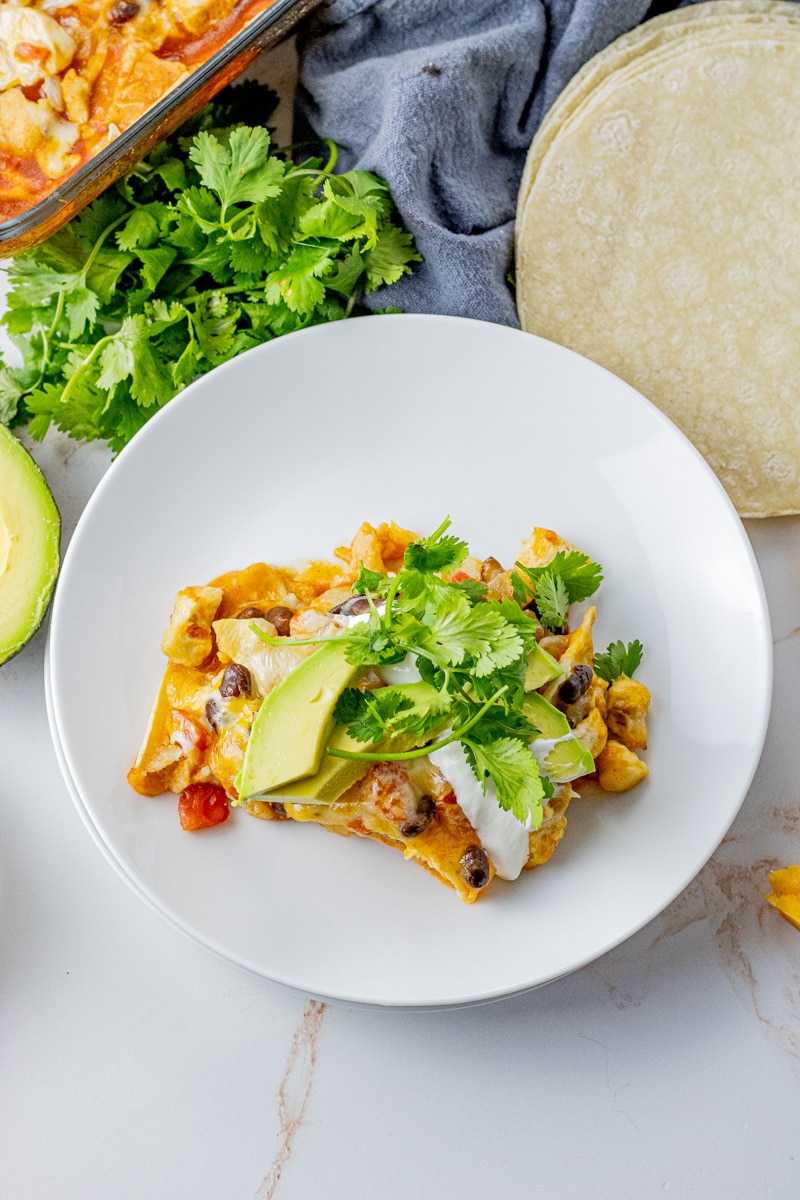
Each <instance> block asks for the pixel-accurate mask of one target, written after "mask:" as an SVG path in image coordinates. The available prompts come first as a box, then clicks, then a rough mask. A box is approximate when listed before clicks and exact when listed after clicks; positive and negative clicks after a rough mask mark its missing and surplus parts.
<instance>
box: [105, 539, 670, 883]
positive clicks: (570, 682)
mask: <svg viewBox="0 0 800 1200" xmlns="http://www.w3.org/2000/svg"><path fill="white" fill-rule="evenodd" d="M418 540H419V539H418V538H417V535H416V534H413V533H411V532H410V531H408V530H406V529H402V528H400V527H399V526H397V525H395V524H393V523H392V524H382V525H379V526H378V527H373V526H372V525H369V524H367V523H364V524H362V526H361V527H360V529H359V530H358V532H357V533H356V535H355V537H354V539H353V541H352V542H351V544H350V545H349V546H347V547H340V548H339V549H338V550H337V551H336V561H331V562H327V561H312V562H304V563H299V564H294V565H293V566H289V567H277V566H270V565H267V564H265V563H255V564H253V565H252V566H249V567H247V568H246V569H244V570H241V571H233V572H229V573H228V574H225V575H221V576H219V577H218V578H217V579H215V580H213V581H212V582H211V583H210V584H208V585H206V586H200V587H188V588H185V589H183V590H182V591H181V592H179V593H178V595H177V597H176V599H175V604H174V608H173V612H172V616H171V619H170V623H169V626H168V628H167V630H166V632H165V634H164V637H163V640H162V650H163V652H164V653H165V655H166V656H167V659H168V663H167V667H166V670H165V673H164V676H163V679H162V682H161V686H160V688H159V690H158V694H157V696H156V700H155V704H154V706H153V710H152V714H151V717H150V722H149V725H148V728H147V731H146V734H145V738H144V742H143V744H142V747H141V750H140V752H139V755H138V757H137V759H136V762H135V764H134V766H133V767H132V768H131V770H130V772H129V774H128V780H129V782H130V784H131V786H132V787H133V788H135V790H136V791H138V792H140V793H141V794H142V795H146V796H159V795H161V794H162V793H164V792H173V793H178V794H179V795H180V797H181V803H183V802H184V800H185V799H186V798H187V797H191V796H193V795H196V794H198V790H199V789H205V792H204V793H203V794H204V795H210V794H211V793H212V790H213V793H214V795H215V796H216V799H217V800H218V801H219V805H218V809H217V811H218V812H219V813H220V814H221V813H223V812H224V815H225V816H227V811H228V805H232V806H233V807H237V808H242V809H244V810H245V811H247V812H248V813H249V814H251V815H252V816H255V817H258V818H260V819H262V820H270V821H287V820H294V821H299V822H303V821H309V822H313V823H315V824H318V825H321V826H323V827H324V828H326V829H328V830H330V831H331V832H333V833H338V834H341V835H343V836H345V837H349V836H350V835H352V834H356V835H357V836H359V837H363V838H369V839H372V840H374V841H378V842H382V843H383V844H384V845H387V846H392V847H395V848H397V849H399V850H402V851H403V854H404V856H405V857H406V858H409V859H413V860H414V861H416V862H418V863H420V864H421V865H422V866H423V867H425V868H426V869H427V870H428V871H429V872H430V873H431V874H432V875H433V876H434V877H435V878H437V879H438V880H439V881H440V882H442V883H445V884H447V885H448V886H450V887H451V888H453V889H454V890H455V891H456V892H457V893H458V895H459V896H460V897H461V899H462V900H463V901H465V902H466V903H472V902H473V901H474V900H476V899H477V898H478V897H479V896H480V895H481V894H482V893H483V891H484V890H485V889H486V888H487V886H488V885H489V884H490V883H491V881H492V879H493V878H494V876H495V875H497V876H499V877H500V878H505V879H515V878H517V877H518V876H519V875H520V874H521V872H522V871H523V870H528V869H531V868H533V867H536V866H540V865H542V864H543V863H545V862H547V861H548V859H549V858H550V857H551V856H552V854H553V852H554V850H555V848H556V846H557V845H558V842H559V841H560V840H561V838H562V837H563V835H564V831H565V829H566V824H567V821H566V810H567V807H568V805H569V803H570V801H571V799H572V798H573V797H574V796H575V795H576V794H577V793H576V792H575V791H574V790H573V786H572V785H573V784H574V783H576V782H577V780H578V779H587V780H588V779H591V780H592V781H593V782H594V783H595V784H596V785H599V789H601V790H602V789H605V790H611V791H614V790H620V791H621V790H626V789H627V788H628V787H632V786H634V784H635V783H637V782H639V781H640V780H641V779H642V778H644V777H645V776H646V774H647V767H646V765H645V763H644V762H643V760H642V759H641V758H640V757H639V755H638V753H637V751H638V750H640V749H643V748H644V747H645V745H646V723H645V722H646V713H647V703H649V693H647V689H646V688H644V686H643V685H641V684H638V683H636V684H635V688H636V696H635V698H634V699H635V702H636V703H635V705H634V704H633V703H632V700H631V697H630V696H629V695H626V694H625V689H624V686H623V687H622V688H618V689H617V692H618V693H619V695H618V696H616V697H615V696H612V692H613V690H614V686H616V684H615V685H613V686H612V687H611V688H609V685H608V683H607V682H606V680H604V679H602V678H601V677H600V676H598V675H597V674H595V672H594V670H593V666H592V664H593V662H594V646H593V640H592V626H593V624H594V620H595V613H596V610H595V608H594V607H589V608H587V609H586V611H585V613H584V614H583V616H582V619H581V620H580V622H579V623H578V624H577V625H576V627H575V628H574V629H573V630H572V631H569V630H568V629H567V628H564V629H563V630H562V631H560V632H557V633H555V632H552V631H550V630H548V629H547V628H546V627H545V626H543V625H542V624H541V622H540V621H539V619H538V617H537V614H536V612H535V611H534V609H533V608H531V610H530V612H529V613H525V614H520V617H521V619H522V620H524V621H526V622H527V621H529V622H530V625H531V629H530V630H529V631H528V632H529V633H532V632H533V631H535V636H536V645H537V646H538V647H540V648H541V653H540V655H539V656H540V658H541V660H542V661H543V662H547V663H550V664H551V667H550V669H548V670H547V671H546V673H545V674H546V678H544V679H543V680H542V681H541V682H539V680H538V679H534V680H533V682H534V683H536V684H537V685H538V686H536V687H535V688H534V689H532V690H531V692H530V694H529V697H528V698H529V699H530V696H533V697H534V698H538V699H536V703H535V704H534V707H535V708H536V712H537V713H538V712H539V711H540V709H541V710H545V709H546V710H547V713H549V714H550V716H549V717H548V719H552V720H558V721H560V722H563V730H562V728H561V726H558V730H556V729H552V730H551V731H550V732H551V734H554V735H555V736H551V737H550V738H549V739H545V741H543V743H542V745H543V746H546V748H547V749H548V751H549V749H550V748H552V747H553V746H555V745H556V744H557V743H566V742H569V745H570V747H571V748H573V749H577V750H579V751H580V753H579V754H578V756H577V759H576V761H577V762H578V763H579V764H580V765H579V766H578V767H573V769H572V771H571V772H570V771H564V770H562V771H561V772H560V773H561V775H563V776H565V777H564V778H552V779H550V780H546V784H547V786H546V789H545V794H544V796H543V799H542V803H541V809H540V819H539V820H538V821H537V822H536V824H535V826H534V825H533V823H532V822H530V821H528V822H524V821H521V820H519V819H518V817H517V816H515V815H514V814H513V813H511V812H509V811H504V810H503V809H502V808H501V807H499V805H498V803H497V797H496V795H495V793H494V787H493V785H492V783H491V781H489V782H487V781H484V782H483V783H481V782H479V779H478V777H477V775H476V773H475V772H474V770H473V769H472V767H471V766H470V763H469V762H468V758H467V755H466V754H465V750H464V748H463V747H462V745H461V744H460V742H458V741H451V742H450V743H449V744H444V745H442V746H441V748H436V747H439V746H440V744H441V743H442V742H444V743H447V735H448V733H449V726H448V725H447V720H446V719H445V718H443V719H442V721H441V722H440V723H439V726H438V727H436V726H431V725H430V723H429V725H428V727H426V728H425V729H424V730H423V732H422V733H421V734H419V735H418V736H415V735H414V734H412V733H407V734H398V735H395V736H394V737H393V738H392V739H391V741H386V740H384V741H381V742H379V743H378V746H379V747H380V746H383V747H384V749H385V748H386V747H387V746H390V749H391V750H392V752H393V753H392V756H391V757H387V758H386V759H381V758H380V757H379V754H380V749H379V748H378V749H376V748H375V746H374V745H373V746H371V747H370V746H368V745H366V744H365V743H364V742H359V741H357V740H355V739H354V738H353V737H352V736H351V734H352V730H353V728H355V727H354V726H352V727H351V728H350V729H349V730H348V729H346V728H345V726H344V725H343V724H341V723H336V722H335V721H333V720H332V721H331V722H330V723H329V725H328V728H327V730H326V732H325V736H324V741H323V744H322V749H321V754H320V765H319V767H318V768H317V769H316V770H315V771H314V772H313V773H310V774H309V773H308V771H307V772H306V774H305V775H304V776H300V777H298V776H297V775H295V776H294V778H293V779H292V780H290V781H288V782H284V783H283V784H282V785H280V786H276V787H274V788H273V787H270V788H269V789H268V790H263V791H258V792H256V793H253V792H250V791H245V790H244V789H242V787H241V785H242V778H243V772H244V774H245V775H246V771H245V770H244V768H245V760H246V758H247V756H248V746H249V744H250V741H251V734H253V741H255V736H256V735H255V734H254V729H255V727H256V720H257V717H258V715H259V712H260V711H261V710H262V707H264V706H265V704H266V701H267V699H268V698H269V697H272V700H271V701H270V704H271V705H273V704H274V703H275V702H276V701H277V699H278V697H279V696H280V694H281V693H279V692H278V691H277V689H279V688H282V689H283V691H284V692H285V691H287V690H288V688H289V684H288V683H287V681H288V680H290V679H293V680H294V681H295V682H298V681H300V680H301V679H302V678H303V677H307V676H309V675H310V671H311V660H312V659H313V658H314V656H318V657H317V658H316V662H317V663H319V664H322V661H323V659H324V658H326V657H331V654H332V653H333V652H336V651H340V650H342V649H343V646H344V643H345V641H346V637H344V636H343V635H345V634H347V633H348V631H350V630H352V629H354V628H355V627H356V626H359V625H361V624H362V623H364V622H366V621H368V620H369V618H370V613H371V612H372V613H374V612H376V611H380V609H379V607H378V606H381V605H383V604H384V603H385V601H384V600H378V601H377V606H376V602H375V600H374V598H372V597H370V596H367V595H365V594H363V593H360V592H358V591H356V590H354V587H357V586H359V585H358V581H359V580H363V579H364V578H368V579H373V578H374V579H378V578H380V579H382V580H384V581H386V580H388V581H389V582H391V580H392V579H394V578H396V577H397V575H398V573H399V572H401V570H402V568H403V563H404V559H406V558H407V557H408V556H407V550H408V548H409V547H414V546H415V545H416V544H417V543H418ZM572 550H574V547H571V546H570V545H569V544H568V543H566V542H564V541H563V540H562V539H561V538H559V537H558V535H556V534H554V533H553V532H552V531H550V530H544V529H535V530H534V532H533V534H532V535H531V537H530V538H529V539H527V540H526V542H525V543H524V544H523V546H522V548H521V550H520V553H519V558H518V562H519V563H520V564H523V565H524V566H527V567H533V568H535V567H537V566H545V565H546V564H547V563H548V562H551V561H552V560H553V559H554V558H555V556H556V555H557V554H558V553H559V552H567V551H572ZM452 580H454V581H456V582H458V583H459V584H460V585H461V587H466V588H470V587H474V588H479V589H480V590H481V604H483V601H484V600H485V601H486V602H487V605H488V606H491V607H492V608H494V607H495V603H496V604H497V605H498V606H502V605H503V603H504V602H511V601H512V600H513V580H512V570H510V569H506V568H503V567H502V566H501V565H500V564H499V563H498V562H497V560H496V559H494V558H487V559H485V560H480V559H477V558H473V557H471V556H468V557H466V558H465V559H464V560H463V562H461V564H460V567H459V570H458V571H457V572H455V573H453V574H452ZM517 611H519V610H517ZM264 638H267V639H269V640H264ZM332 645H333V652H332V651H331V649H330V647H331V646H332ZM338 661H339V662H340V663H345V659H344V656H343V655H341V654H340V655H339V657H338ZM418 663H419V659H418V658H417V660H416V662H415V661H413V656H411V655H408V656H407V657H406V659H405V660H403V661H402V662H399V663H393V664H389V665H381V664H372V665H366V666H365V665H361V666H358V665H356V666H352V665H345V666H344V667H343V670H344V672H345V675H346V678H347V683H348V684H349V685H350V686H349V693H350V695H351V696H352V698H353V701H354V703H355V704H356V706H357V705H358V703H365V704H367V707H369V703H367V702H372V701H375V700H382V699H383V700H385V699H386V698H387V697H388V695H389V689H391V691H392V693H399V694H401V696H402V704H404V705H405V711H406V712H408V711H411V709H410V708H409V705H410V703H411V701H410V699H409V698H410V697H412V696H415V694H416V693H415V689H416V690H417V691H420V690H424V689H426V688H427V689H428V692H426V696H427V695H428V693H429V692H430V690H431V688H430V685H429V684H426V683H425V682H422V681H421V674H420V670H419V667H418ZM302 664H306V665H305V666H302V669H299V668H301V665H302ZM530 669H531V668H530V666H529V668H528V670H529V673H530ZM629 682H630V683H633V681H629ZM318 692H319V688H316V690H315V692H314V696H316V694H317V693H318ZM393 698H394V697H393ZM533 703H534V702H533V700H531V704H533ZM284 707H285V706H284ZM305 707H306V710H308V709H309V708H310V707H313V705H311V704H309V703H306V706H305ZM633 709H635V712H634V711H633ZM337 711H338V709H337ZM553 714H555V716H553ZM262 715H263V716H264V717H266V715H267V709H266V708H264V713H263V714H262ZM531 719H532V721H533V723H534V724H536V720H537V718H535V717H532V718H531ZM302 720H305V717H302V718H301V721H302ZM540 723H541V722H540ZM563 731H567V732H566V733H565V732H563ZM437 739H438V740H437ZM365 745H366V748H367V749H373V750H374V754H373V755H372V758H365V759H360V758H355V757H350V758H347V757H334V756H332V755H331V754H330V753H329V752H330V751H331V750H334V751H336V748H337V747H338V748H340V749H341V747H351V748H352V747H355V748H357V749H363V748H365ZM429 746H430V747H431V750H430V752H428V747H429ZM620 752H621V753H622V754H623V755H624V761H623V760H621V759H620V757H619V754H620ZM539 757H540V758H542V759H543V758H544V754H543V753H542V754H540V755H539ZM604 763H605V764H608V766H607V769H606V770H605V771H604V770H603V764H604ZM544 770H545V768H543V771H544ZM578 771H582V774H577V773H576V772H578ZM558 774H559V772H558V771H554V775H555V776H558ZM219 819H222V817H221V816H220V817H219ZM181 822H182V824H183V816H182V817H181ZM205 823H208V824H211V823H215V822H214V821H211V820H209V821H208V822H205V821H203V820H201V821H200V825H202V824H205ZM184 827H185V828H196V827H197V826H196V825H184Z"/></svg>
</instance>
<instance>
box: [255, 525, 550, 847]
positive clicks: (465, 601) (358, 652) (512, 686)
mask: <svg viewBox="0 0 800 1200" xmlns="http://www.w3.org/2000/svg"><path fill="white" fill-rule="evenodd" d="M449 525H450V521H449V520H447V521H445V522H444V523H443V524H442V525H441V526H440V527H439V529H437V530H436V532H435V533H433V534H432V535H431V536H430V537H428V538H426V539H424V540H423V541H419V542H415V543H412V544H411V545H409V546H408V547H407V549H406V551H405V556H404V562H403V566H402V567H401V569H400V570H399V571H398V572H397V574H396V575H394V576H388V575H382V574H379V573H378V572H375V571H367V570H363V569H362V571H361V572H360V574H359V577H358V579H357V581H356V583H355V584H354V586H353V591H354V592H355V593H359V594H362V595H366V596H367V597H368V598H369V601H370V611H369V616H368V618H367V619H366V620H364V621H362V622H361V623H359V624H355V625H353V626H352V627H351V628H349V629H345V630H342V632H341V633H339V634H337V635H335V636H336V640H337V641H338V640H344V641H345V642H346V643H347V649H346V656H347V658H348V660H349V661H350V662H352V663H355V664H359V665H363V666H364V667H368V666H381V665H385V664H388V663H396V662H400V661H402V660H403V659H405V658H406V656H407V655H409V654H411V655H414V656H415V659H416V664H417V667H418V669H419V672H420V675H421V676H422V679H423V681H424V682H425V683H428V684H430V685H432V687H433V689H434V690H433V698H432V699H431V700H430V701H428V702H424V703H414V702H413V701H412V700H411V699H410V698H409V697H408V696H407V695H404V694H403V693H402V691H399V690H397V689H395V688H392V687H386V688H378V689H376V690H374V691H367V692H361V691H359V690H358V689H357V688H349V689H347V690H346V691H345V692H344V693H343V694H342V696H341V697H340V698H339V701H338V704H337V707H336V711H335V716H336V719H337V720H338V721H339V722H341V723H342V724H344V725H346V726H347V728H348V733H349V734H350V735H351V736H352V737H354V738H356V739H357V740H358V741H362V742H381V741H383V740H384V739H385V738H387V737H391V736H393V735H395V734H414V735H416V736H417V739H418V740H427V739H428V738H436V739H437V740H434V741H432V743H429V744H427V745H424V746H421V747H420V748H418V749H416V750H408V751H398V752H397V753H391V752H387V751H386V750H381V749H379V748H376V750H375V752H374V753H373V752H370V751H369V750H365V751H363V752H350V751H345V750H336V749H329V751H328V752H329V753H330V754H332V755H335V756H337V757H343V758H361V759H366V760H370V761H386V760H408V759H413V758H422V757H424V756H426V755H428V754H430V753H431V751H433V750H435V749H438V748H440V747H442V746H445V745H447V744H448V743H450V742H454V741H460V742H461V744H462V745H463V747H464V751H465V754H466V757H467V760H468V761H469V763H470V765H471V767H472V769H473V771H474V772H475V775H476V777H477V779H478V780H479V782H480V783H481V784H482V785H483V786H484V787H485V785H486V782H487V780H491V781H492V782H493V783H494V785H495V789H496V791H497V799H498V803H499V805H500V807H501V808H503V809H506V810H507V811H509V812H512V813H513V814H514V816H515V817H517V819H518V820H520V821H522V822H523V823H526V824H529V825H530V826H531V827H533V828H536V827H537V826H538V825H540V824H541V821H542V818H543V801H544V800H546V799H547V798H548V797H549V796H551V795H552V794H553V789H552V784H551V783H550V781H549V779H547V778H546V777H542V776H540V774H539V768H538V766H537V763H536V760H535V759H534V757H533V755H532V754H531V752H530V749H529V746H530V742H531V740H532V739H533V738H534V737H535V736H536V734H537V733H538V732H539V731H538V730H537V729H536V727H535V726H534V725H532V724H531V723H530V721H529V720H528V719H527V718H526V717H525V715H524V713H523V711H522V704H523V700H524V697H525V674H526V669H527V662H528V658H529V656H530V654H531V652H532V650H533V648H534V645H535V642H536V621H535V619H534V618H533V617H532V616H531V615H529V614H528V613H526V612H523V610H522V608H521V607H520V606H519V604H518V603H517V602H516V601H514V600H509V599H504V600H502V601H501V602H499V603H498V602H495V601H490V600H489V599H488V598H487V593H486V588H485V586H484V585H483V584H482V583H480V582H479V581H476V580H472V579H466V580H462V581H460V582H454V581H453V580H452V578H450V577H451V576H452V575H453V574H454V573H456V572H457V570H458V567H459V566H460V565H461V563H462V562H463V561H464V558H465V557H466V555H467V553H468V547H467V544H466V542H463V541H461V540H460V539H458V538H455V537H452V536H451V535H449V534H448V533H447V529H448V528H449ZM252 628H253V630H254V631H256V632H258V633H259V636H260V637H262V638H263V639H264V640H265V641H268V642H272V643H274V644H277V645H285V639H277V638H270V637H269V636H268V635H266V634H264V633H262V632H261V631H259V630H258V628H257V626H255V625H254V626H252ZM293 640H294V641H295V642H296V643H297V644H300V643H301V642H307V643H315V642H320V641H328V640H332V639H331V638H308V639H293Z"/></svg>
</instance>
